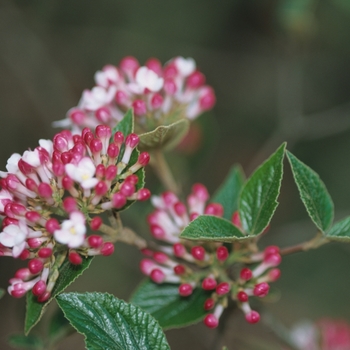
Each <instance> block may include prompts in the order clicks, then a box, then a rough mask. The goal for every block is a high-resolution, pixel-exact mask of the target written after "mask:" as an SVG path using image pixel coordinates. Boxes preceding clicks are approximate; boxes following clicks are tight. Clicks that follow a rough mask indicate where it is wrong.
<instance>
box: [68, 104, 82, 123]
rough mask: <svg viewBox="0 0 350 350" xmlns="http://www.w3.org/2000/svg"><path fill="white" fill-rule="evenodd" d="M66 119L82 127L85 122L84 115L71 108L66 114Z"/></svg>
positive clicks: (78, 110) (80, 111)
mask: <svg viewBox="0 0 350 350" xmlns="http://www.w3.org/2000/svg"><path fill="white" fill-rule="evenodd" d="M68 117H69V118H70V119H71V121H72V122H73V123H74V124H76V125H82V124H83V123H84V121H85V117H86V116H85V113H84V112H83V111H82V110H81V109H78V108H73V109H72V110H70V111H69V112H68Z"/></svg>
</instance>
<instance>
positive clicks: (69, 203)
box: [63, 197, 78, 213]
mask: <svg viewBox="0 0 350 350" xmlns="http://www.w3.org/2000/svg"><path fill="white" fill-rule="evenodd" d="M63 208H64V210H65V211H66V212H67V213H71V212H73V211H76V210H78V206H77V201H76V200H75V198H73V197H66V198H65V199H64V200H63Z"/></svg>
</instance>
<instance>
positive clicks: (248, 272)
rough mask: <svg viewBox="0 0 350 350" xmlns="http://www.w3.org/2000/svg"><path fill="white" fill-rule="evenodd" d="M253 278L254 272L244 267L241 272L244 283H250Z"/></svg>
mask: <svg viewBox="0 0 350 350" xmlns="http://www.w3.org/2000/svg"><path fill="white" fill-rule="evenodd" d="M252 277H253V273H252V270H250V269H248V267H244V268H243V269H242V270H241V273H240V278H241V279H242V280H244V281H249V280H250V279H251V278H252Z"/></svg>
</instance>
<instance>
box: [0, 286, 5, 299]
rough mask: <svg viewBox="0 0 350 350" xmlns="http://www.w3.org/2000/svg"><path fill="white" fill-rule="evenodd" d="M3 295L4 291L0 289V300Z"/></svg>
mask: <svg viewBox="0 0 350 350" xmlns="http://www.w3.org/2000/svg"><path fill="white" fill-rule="evenodd" d="M4 295H5V290H4V289H2V288H0V299H1V298H2V297H3V296H4Z"/></svg>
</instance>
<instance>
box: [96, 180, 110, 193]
mask: <svg viewBox="0 0 350 350" xmlns="http://www.w3.org/2000/svg"><path fill="white" fill-rule="evenodd" d="M95 192H96V194H97V195H98V196H104V195H105V194H106V193H107V192H108V186H107V184H106V183H105V182H104V181H99V182H98V183H97V184H96V186H95Z"/></svg>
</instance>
